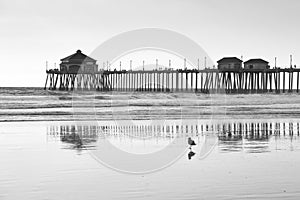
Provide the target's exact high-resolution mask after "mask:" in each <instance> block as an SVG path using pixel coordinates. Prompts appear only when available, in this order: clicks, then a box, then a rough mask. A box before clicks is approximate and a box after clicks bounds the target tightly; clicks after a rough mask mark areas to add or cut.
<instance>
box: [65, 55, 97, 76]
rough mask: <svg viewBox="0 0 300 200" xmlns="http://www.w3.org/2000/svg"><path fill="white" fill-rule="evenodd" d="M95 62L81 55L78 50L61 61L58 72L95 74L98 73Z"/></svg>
mask: <svg viewBox="0 0 300 200" xmlns="http://www.w3.org/2000/svg"><path fill="white" fill-rule="evenodd" d="M96 62H97V60H95V59H93V58H91V57H89V56H87V55H85V54H83V53H82V52H81V51H80V50H77V52H76V53H74V54H72V55H70V56H68V57H65V58H63V59H61V63H60V71H61V72H66V73H68V72H69V73H77V72H78V73H80V72H84V73H95V72H97V71H98V65H97V64H96Z"/></svg>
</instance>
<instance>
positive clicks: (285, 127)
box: [47, 121, 300, 153]
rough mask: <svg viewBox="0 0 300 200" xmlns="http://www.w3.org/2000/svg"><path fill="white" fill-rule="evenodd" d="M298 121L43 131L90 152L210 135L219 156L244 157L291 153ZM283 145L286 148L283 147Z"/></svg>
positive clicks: (78, 126)
mask: <svg viewBox="0 0 300 200" xmlns="http://www.w3.org/2000/svg"><path fill="white" fill-rule="evenodd" d="M299 124H300V122H298V121H292V122H290V121H286V122H284V121H282V122H276V121H268V122H259V121H250V122H247V121H243V122H242V121H241V122H237V123H234V122H219V123H211V122H209V121H206V122H197V123H195V124H193V123H188V124H185V123H184V122H180V121H167V122H163V123H157V124H156V123H153V124H151V123H149V122H148V121H137V122H136V123H132V122H130V123H128V125H126V123H122V124H116V123H113V122H111V123H109V122H105V123H104V122H103V124H89V123H86V124H75V123H64V124H63V123H62V124H60V125H51V126H49V127H48V129H47V135H48V139H50V138H51V139H53V140H55V141H61V142H63V144H65V145H68V146H65V148H72V149H82V148H87V149H89V148H93V147H94V145H95V144H96V142H97V140H99V139H110V140H117V141H118V143H120V144H122V143H135V142H142V144H143V145H142V147H143V148H147V145H151V144H153V143H154V144H156V145H157V144H159V143H163V144H166V143H168V142H170V141H172V140H173V139H174V138H176V137H185V138H186V140H187V139H188V137H192V138H193V139H194V140H195V141H196V142H198V143H200V142H201V140H202V139H203V137H205V136H206V135H208V134H210V135H214V136H215V137H216V140H217V145H218V148H219V150H221V152H235V151H245V152H247V153H263V152H268V151H269V148H273V147H274V149H272V150H277V149H281V147H280V144H281V143H285V145H284V148H289V149H290V150H293V146H292V144H293V141H294V140H299V134H300V130H299V126H300V125H299ZM286 142H288V143H289V145H286Z"/></svg>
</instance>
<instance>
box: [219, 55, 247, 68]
mask: <svg viewBox="0 0 300 200" xmlns="http://www.w3.org/2000/svg"><path fill="white" fill-rule="evenodd" d="M217 63H218V69H219V70H239V69H242V63H243V61H242V60H240V59H238V58H237V57H225V58H222V59H221V60H219V61H217Z"/></svg>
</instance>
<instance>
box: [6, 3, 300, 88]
mask: <svg viewBox="0 0 300 200" xmlns="http://www.w3.org/2000/svg"><path fill="white" fill-rule="evenodd" d="M145 27H155V28H166V29H170V30H174V31H177V32H179V33H181V34H184V35H186V36H188V37H189V38H191V39H192V40H194V41H196V42H197V43H198V44H199V45H200V46H202V47H203V48H204V50H206V52H207V53H208V55H209V56H210V57H211V58H212V59H213V60H214V61H216V60H218V59H220V58H221V57H223V56H238V57H240V56H241V55H243V57H244V60H246V59H248V58H253V57H255V58H256V57H261V58H264V59H266V60H268V61H269V62H270V64H271V66H273V65H274V57H275V56H277V58H278V59H277V60H278V65H281V66H282V65H285V66H288V65H289V55H290V54H292V55H293V60H294V64H297V65H299V66H300V39H299V35H300V1H298V0H288V1H283V0H127V1H124V0H123V1H122V0H107V1H103V0H85V1H83V0H82V1H75V0H74V1H72V0H52V1H45V0H27V1H18V0H0V58H1V65H0V68H1V72H0V87H7V86H41V87H42V86H43V85H44V81H45V78H46V75H45V61H46V60H48V62H49V65H50V66H51V65H53V63H54V62H56V63H57V66H58V64H59V60H60V59H61V58H63V57H66V56H68V55H70V54H72V53H75V52H76V50H77V49H81V50H82V51H83V53H85V54H87V55H88V54H90V53H91V52H92V51H93V50H94V49H95V48H96V47H97V46H98V45H100V44H101V43H102V42H103V41H105V40H107V39H109V38H110V37H112V36H114V35H116V34H119V33H122V32H124V31H129V30H133V29H138V28H145ZM99 65H100V63H99Z"/></svg>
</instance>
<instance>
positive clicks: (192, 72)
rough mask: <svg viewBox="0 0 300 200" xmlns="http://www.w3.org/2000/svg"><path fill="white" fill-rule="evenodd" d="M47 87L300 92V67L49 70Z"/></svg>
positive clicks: (161, 90) (203, 91)
mask: <svg viewBox="0 0 300 200" xmlns="http://www.w3.org/2000/svg"><path fill="white" fill-rule="evenodd" d="M46 73H47V78H46V83H45V89H49V90H56V89H59V90H98V91H144V92H147V91H149V92H202V93H267V92H276V93H281V92H283V93H284V92H299V73H300V69H296V68H286V69H280V68H276V69H265V70H258V69H241V70H218V69H203V70H196V69H186V70H180V69H179V70H173V69H170V70H168V69H166V70H137V71H132V70H119V71H118V70H114V71H110V70H101V71H97V72H80V73H77V72H72V71H69V72H68V71H59V70H47V71H46Z"/></svg>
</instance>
